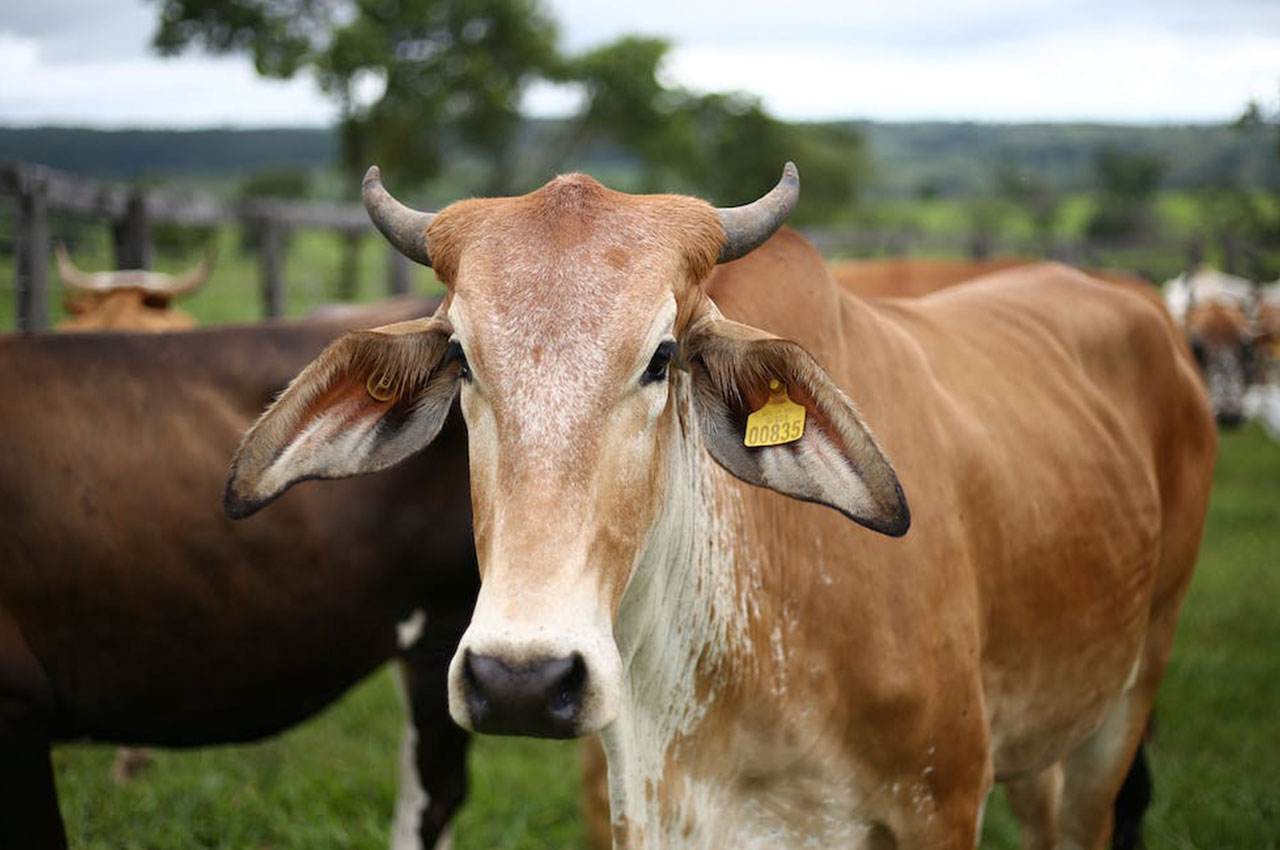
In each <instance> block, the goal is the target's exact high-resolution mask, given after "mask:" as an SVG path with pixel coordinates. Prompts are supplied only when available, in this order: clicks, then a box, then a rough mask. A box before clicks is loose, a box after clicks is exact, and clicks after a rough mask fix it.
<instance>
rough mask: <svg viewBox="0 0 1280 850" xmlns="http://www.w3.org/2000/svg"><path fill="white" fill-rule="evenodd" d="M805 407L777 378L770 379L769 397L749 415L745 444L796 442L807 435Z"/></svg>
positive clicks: (750, 445)
mask: <svg viewBox="0 0 1280 850" xmlns="http://www.w3.org/2000/svg"><path fill="white" fill-rule="evenodd" d="M804 413H805V410H804V407H803V406H801V405H799V404H796V403H795V402H794V401H792V400H791V398H790V396H788V395H787V388H786V387H784V386H783V385H782V384H781V383H779V382H778V381H777V380H776V379H775V380H772V381H770V382H769V400H768V401H766V402H765V403H764V406H763V407H761V408H760V409H759V410H757V411H756V412H755V413H753V414H751V415H750V416H748V417H747V433H746V434H745V435H743V438H742V444H743V445H744V446H748V447H751V448H754V447H757V446H780V445H782V444H783V443H794V442H795V441H796V440H798V439H800V438H801V437H803V436H804Z"/></svg>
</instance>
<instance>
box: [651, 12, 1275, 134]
mask: <svg viewBox="0 0 1280 850" xmlns="http://www.w3.org/2000/svg"><path fill="white" fill-rule="evenodd" d="M670 70H671V74H672V75H673V76H674V77H675V78H677V79H679V80H681V81H682V82H683V83H685V84H686V85H691V86H693V87H695V88H698V89H702V90H720V89H741V90H744V91H749V92H754V93H756V94H759V95H760V96H761V97H762V98H763V100H764V101H765V103H766V105H767V106H768V107H770V108H771V109H772V110H773V111H775V112H777V113H778V114H780V115H784V116H785V117H788V118H792V119H822V118H847V117H871V118H877V119H884V120H906V119H971V120H997V121H1021V120H1076V119H1087V120H1108V121H1167V120H1190V121H1220V120H1225V119H1229V118H1231V117H1233V116H1234V115H1236V114H1238V113H1239V112H1240V110H1241V108H1242V107H1243V105H1244V103H1245V102H1246V101H1247V100H1249V99H1257V98H1262V99H1267V100H1270V99H1271V98H1272V97H1273V96H1274V93H1275V91H1276V86H1277V82H1280V37H1261V36H1255V37H1235V38H1225V37H1221V38H1201V39H1196V40H1191V39H1183V38H1179V37H1176V36H1173V35H1169V34H1161V33H1155V34H1152V33H1149V32H1142V31H1131V30H1115V31H1109V32H1080V33H1068V34H1064V35H1044V36H1040V37H1037V38H1034V39H1023V40H1018V41H1006V42H999V43H995V44H990V45H983V46H981V47H955V48H953V49H950V50H946V51H939V52H915V51H905V50H901V49H894V48H892V47H890V46H884V47H869V48H852V49H850V48H831V47H825V48H807V49H805V48H796V47H778V48H764V47H761V48H728V47H702V48H696V47H686V48H678V49H677V50H675V51H674V53H673V56H672V64H671V69H670Z"/></svg>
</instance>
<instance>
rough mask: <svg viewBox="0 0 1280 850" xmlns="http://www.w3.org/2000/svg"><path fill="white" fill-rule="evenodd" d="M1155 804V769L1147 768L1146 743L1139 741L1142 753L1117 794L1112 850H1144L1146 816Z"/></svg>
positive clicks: (1138, 753) (1135, 756) (1137, 756)
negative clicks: (1143, 836)
mask: <svg viewBox="0 0 1280 850" xmlns="http://www.w3.org/2000/svg"><path fill="white" fill-rule="evenodd" d="M1149 805H1151V770H1150V769H1149V768H1148V766H1147V748H1146V744H1144V743H1141V742H1139V744H1138V751H1137V752H1136V753H1135V754H1134V756H1133V764H1131V765H1129V773H1128V774H1126V775H1125V778H1124V784H1123V785H1121V786H1120V793H1119V794H1117V795H1116V804H1115V831H1114V832H1113V833H1112V834H1111V850H1142V848H1143V847H1144V846H1145V845H1144V844H1143V841H1142V816H1143V815H1144V814H1145V813H1146V811H1147V806H1149Z"/></svg>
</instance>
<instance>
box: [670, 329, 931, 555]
mask: <svg viewBox="0 0 1280 850" xmlns="http://www.w3.org/2000/svg"><path fill="white" fill-rule="evenodd" d="M682 356H683V359H684V361H685V362H686V363H687V364H688V366H689V369H690V372H691V373H692V376H693V388H694V398H695V403H696V405H697V410H698V421H699V424H700V426H701V428H702V434H703V438H704V439H705V441H706V444H707V447H708V449H709V450H710V451H711V455H712V457H714V458H715V459H716V460H717V461H718V462H719V463H720V465H721V466H723V467H724V468H725V469H727V470H728V471H729V472H731V473H732V474H733V475H735V476H737V477H738V478H741V479H742V480H743V481H746V482H748V483H749V484H755V485H758V486H760V487H767V488H769V489H770V490H776V491H777V492H779V493H782V494H784V495H787V496H792V497H794V498H797V499H803V500H805V501H808V502H818V503H820V504H823V505H827V506H829V507H832V508H835V509H836V510H838V511H840V512H841V513H842V514H844V515H845V516H847V517H849V518H850V519H852V520H854V521H855V522H857V523H859V524H861V525H864V526H866V527H867V528H870V529H872V530H874V531H879V532H881V533H883V534H888V535H891V536H893V537H898V536H901V535H903V534H906V532H907V528H908V527H909V526H910V524H911V514H910V512H909V510H908V509H907V500H906V497H905V496H904V495H903V493H902V485H901V484H900V483H899V482H898V476H897V473H895V472H894V470H893V464H891V463H890V462H889V458H888V457H887V456H886V455H885V453H884V451H883V450H882V449H881V448H880V446H879V445H878V444H877V443H876V439H875V437H874V436H873V435H872V433H871V430H870V429H869V428H868V427H867V425H866V423H865V422H863V421H862V417H861V416H860V415H859V414H858V411H857V409H856V408H855V407H854V405H853V402H852V401H850V400H849V398H848V397H847V396H846V395H845V394H844V393H843V392H841V391H840V388H839V387H837V386H836V385H835V383H834V382H833V381H832V380H831V376H830V375H828V374H827V372H826V370H824V369H823V368H822V367H821V366H819V365H818V364H817V362H815V361H814V359H813V357H812V356H810V354H809V352H807V351H805V350H804V348H802V347H801V346H800V345H799V344H798V343H795V342H792V341H790V340H785V339H778V338H777V337H773V336H770V335H769V334H766V333H764V332H763V331H760V330H757V329H756V328H753V327H750V326H748V325H742V324H738V323H737V322H730V321H727V320H724V319H721V318H718V317H714V318H713V317H711V316H707V317H703V318H702V319H700V320H698V321H696V322H695V323H694V324H693V325H692V326H691V327H690V328H689V329H688V330H687V331H686V333H685V335H684V341H683V344H682ZM801 409H802V410H801ZM757 411H761V414H762V415H761V416H757V417H752V414H754V413H756V412H757ZM775 426H777V427H775ZM762 429H763V430H762ZM801 431H802V433H801V435H800V436H799V437H798V438H794V435H795V434H796V433H800V432H801ZM747 443H752V444H753V445H747Z"/></svg>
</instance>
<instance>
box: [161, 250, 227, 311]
mask: <svg viewBox="0 0 1280 850" xmlns="http://www.w3.org/2000/svg"><path fill="white" fill-rule="evenodd" d="M217 256H218V251H217V249H215V248H213V247H212V246H210V247H209V249H208V250H207V251H205V252H204V259H202V260H201V261H200V265H198V266H196V267H195V268H194V269H192V270H191V271H189V272H186V273H185V274H181V275H172V276H170V275H166V276H165V277H166V278H167V280H163V282H162V285H161V286H160V287H157V289H158V291H159V294H162V295H167V296H168V297H170V298H177V297H178V296H179V295H186V294H187V293H188V292H195V291H196V290H197V289H199V288H200V287H202V286H204V283H205V281H207V280H208V279H209V275H210V273H212V272H213V261H214V258H215V257H217ZM157 282H159V281H157Z"/></svg>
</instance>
